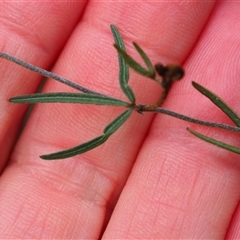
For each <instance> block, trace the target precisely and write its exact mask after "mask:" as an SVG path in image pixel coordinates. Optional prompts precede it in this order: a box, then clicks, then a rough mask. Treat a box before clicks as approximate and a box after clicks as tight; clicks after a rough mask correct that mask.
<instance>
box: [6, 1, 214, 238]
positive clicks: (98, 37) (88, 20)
mask: <svg viewBox="0 0 240 240" xmlns="http://www.w3.org/2000/svg"><path fill="white" fill-rule="evenodd" d="M200 5H201V4H200ZM200 5H196V4H194V3H193V4H192V5H191V6H190V5H187V6H178V5H176V4H173V3H171V4H169V5H168V4H160V3H157V4H152V3H151V4H149V3H142V4H141V5H137V7H136V4H135V3H131V2H130V3H118V4H117V3H116V4H115V5H114V8H113V5H112V4H110V3H98V4H96V3H94V2H91V3H89V5H88V7H87V9H86V12H85V14H84V17H83V19H82V22H81V23H80V24H79V25H78V26H77V27H76V29H75V31H74V33H73V35H72V36H71V38H70V39H69V41H68V44H67V45H66V48H65V49H64V51H63V53H62V54H61V58H60V59H59V61H58V63H57V64H56V67H55V68H54V72H57V73H59V74H61V75H63V76H68V78H69V79H72V80H75V81H77V82H79V83H83V84H84V85H85V86H86V87H91V88H92V89H93V90H97V91H99V92H102V93H105V94H108V95H111V96H114V97H121V98H123V97H124V96H123V94H122V93H120V90H119V87H118V83H117V80H116V79H117V78H118V69H117V66H116V63H117V55H116V52H115V51H114V48H113V47H112V48H111V46H112V43H113V40H112V36H111V34H110V31H109V23H114V24H116V25H117V26H119V28H120V30H122V31H121V32H123V36H124V39H125V40H126V45H127V46H128V49H129V53H130V54H133V52H132V51H131V48H130V44H129V42H131V41H132V40H133V39H132V37H133V34H136V36H137V37H135V40H136V42H139V44H140V45H141V46H143V48H144V49H148V48H149V49H155V51H153V52H151V51H150V52H148V54H149V55H150V57H151V59H153V61H155V60H157V59H158V60H162V61H164V62H165V61H171V62H172V61H173V62H176V61H178V62H181V61H183V60H184V58H185V57H186V56H187V55H188V54H189V51H190V50H191V47H192V46H193V44H194V42H195V40H196V38H197V36H198V34H199V33H200V31H201V28H202V27H203V25H204V22H205V20H206V19H207V17H208V13H209V12H210V10H211V7H212V5H213V4H209V5H207V6H208V8H207V11H206V9H204V11H203V10H201V8H200V7H199V6H200ZM166 7H167V8H169V10H171V8H173V12H174V18H172V19H167V18H168V14H167V12H166V11H165V10H166ZM196 12H197V13H198V14H199V16H201V18H202V20H201V21H199V18H197V17H196ZM160 13H161V14H160ZM163 13H164V14H163ZM186 14H188V15H189V17H190V19H191V21H189V20H188V21H186V20H185V16H186ZM139 16H144V19H143V20H141V23H139V22H138V21H137V19H139ZM164 20H168V21H169V22H168V24H167V25H169V26H172V25H174V24H175V25H176V23H178V22H179V21H183V25H182V26H183V28H182V30H181V34H179V29H175V27H174V28H170V29H169V28H167V27H165V25H166V21H165V22H164ZM155 23H159V26H158V27H157V28H156V24H155ZM189 30H191V31H192V32H191V34H190V36H191V37H189ZM160 33H162V35H163V34H164V38H161V37H159V36H162V35H161V34H160ZM128 36H129V37H128ZM134 36H135V35H134ZM138 39H139V40H138ZM140 39H141V41H140ZM176 42H181V43H182V44H181V46H179V45H178V44H176ZM109 47H110V48H109ZM168 50H171V51H170V53H169V55H167V52H168ZM133 55H134V54H133ZM134 56H137V55H136V54H135V55H134ZM137 59H138V60H139V58H137ZM132 75H133V78H132V80H131V84H132V87H133V89H135V91H136V93H137V97H138V99H139V101H143V100H145V101H146V100H147V101H150V102H151V101H155V99H157V98H158V94H159V93H160V89H159V90H158V89H156V84H154V83H151V82H149V81H146V80H145V79H144V78H139V77H138V76H136V75H135V74H132ZM44 90H45V91H63V90H67V88H66V87H65V86H62V85H59V84H56V83H54V82H48V84H47V85H46V87H45V89H44ZM122 111H123V110H122V109H116V108H106V107H95V106H73V105H70V104H69V105H67V106H66V105H57V106H56V105H37V106H36V107H35V108H34V111H33V114H32V115H31V117H30V119H29V121H28V123H27V126H26V128H25V129H24V132H23V134H22V136H21V138H20V140H19V142H18V144H17V146H16V148H15V149H14V153H13V155H12V162H11V163H12V164H11V166H9V168H8V172H7V174H6V175H5V176H4V179H3V180H2V181H3V183H5V185H6V186H7V192H6V189H5V193H6V195H7V197H8V199H9V195H10V193H11V196H12V197H11V199H12V201H13V199H14V198H15V197H16V195H18V202H17V203H14V206H15V211H13V212H12V213H11V214H12V215H11V217H10V218H8V222H7V223H8V224H6V222H5V223H4V226H6V225H9V224H10V222H11V223H12V222H15V223H18V222H21V224H24V226H25V229H28V227H29V224H34V221H35V217H34V216H33V217H31V216H30V217H28V218H27V221H26V220H25V219H26V215H25V214H27V212H28V211H24V212H21V213H20V214H19V209H20V206H21V204H20V203H22V202H23V201H24V202H25V203H27V204H29V205H32V204H33V205H32V206H33V209H34V210H33V211H34V212H35V211H36V210H35V209H37V211H41V212H44V213H47V214H46V215H45V214H44V217H45V218H44V219H43V220H42V221H40V223H39V224H38V225H37V226H36V225H35V224H34V226H36V227H37V228H39V227H42V228H41V232H42V236H47V237H52V236H54V237H56V236H57V237H58V238H67V237H68V238H98V237H99V235H100V232H101V230H102V227H103V224H104V218H105V217H109V215H108V212H106V208H108V207H109V205H110V206H114V204H115V202H116V200H117V198H118V195H119V192H120V191H121V189H122V187H123V185H124V183H125V180H126V178H127V177H128V175H129V172H130V170H131V167H132V165H133V163H134V160H135V158H136V155H137V153H138V151H139V148H140V146H141V143H142V141H143V139H144V137H145V135H146V133H147V131H148V127H149V124H150V122H151V119H152V116H150V115H146V116H145V117H144V118H141V116H138V115H137V114H135V115H133V116H132V118H131V119H130V120H128V122H126V124H125V125H124V126H123V127H122V129H121V131H120V130H119V131H118V132H116V134H115V135H114V136H112V137H111V139H109V141H108V142H106V143H105V144H104V145H103V146H100V147H99V148H98V149H94V150H92V151H91V152H88V153H86V154H84V155H80V156H76V157H73V158H71V159H67V160H64V161H58V162H46V161H45V162H44V161H43V160H41V159H39V155H41V154H43V153H48V152H53V151H58V150H63V149H64V148H67V147H72V146H74V145H77V144H79V143H81V142H84V141H87V140H89V139H91V138H94V137H96V136H98V135H99V134H101V133H102V130H103V128H104V126H105V125H106V124H107V123H109V122H110V121H112V120H113V118H115V117H116V116H117V115H118V114H120V113H121V112H122ZM19 166H21V168H23V169H24V170H21V172H24V174H22V175H19ZM13 173H15V175H16V176H17V177H16V176H15V180H13V181H14V182H15V181H17V182H18V183H21V186H22V188H24V190H25V192H24V193H22V195H21V196H20V197H19V191H18V190H17V189H12V188H11V186H12V185H14V182H11V184H9V179H8V177H10V176H12V174H13ZM27 179H28V180H27ZM30 179H31V181H30ZM26 181H27V182H26ZM26 184H27V186H28V187H27V188H26V187H24V186H26ZM37 186H38V187H37ZM40 186H41V187H40ZM22 188H21V187H20V189H22ZM15 190H16V191H15ZM29 192H34V194H32V195H33V197H31V198H28V197H27V196H28V195H29ZM8 204H9V206H10V204H13V202H11V200H10V199H9V200H8V203H7V205H8ZM51 206H54V207H51ZM5 209H8V206H6V205H5ZM17 213H18V214H17ZM14 214H15V215H16V214H17V219H15V218H14ZM52 219H56V220H55V221H53V220H52ZM86 219H87V220H86ZM56 221H57V223H58V224H56ZM43 225H44V226H47V227H50V228H52V229H54V230H53V232H50V233H49V231H48V230H47V228H46V227H44V226H43ZM11 226H13V228H14V229H17V228H16V224H12V225H11ZM73 229H74V230H73ZM93 229H94V231H93ZM26 232H28V230H26ZM35 237H38V235H37V233H36V235H35Z"/></svg>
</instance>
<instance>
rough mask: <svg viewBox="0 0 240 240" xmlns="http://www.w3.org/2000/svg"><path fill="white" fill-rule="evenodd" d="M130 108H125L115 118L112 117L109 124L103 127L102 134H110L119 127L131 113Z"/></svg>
mask: <svg viewBox="0 0 240 240" xmlns="http://www.w3.org/2000/svg"><path fill="white" fill-rule="evenodd" d="M132 111H133V110H132V109H128V110H126V111H125V112H124V113H122V114H121V115H120V116H118V117H117V118H116V119H114V120H113V121H112V122H111V123H110V124H108V125H107V126H106V127H105V129H104V131H103V132H104V134H105V135H108V136H110V135H111V134H113V133H114V132H115V131H117V130H118V128H119V127H121V126H122V124H123V123H124V122H125V121H126V120H127V119H128V118H129V117H130V115H131V114H132Z"/></svg>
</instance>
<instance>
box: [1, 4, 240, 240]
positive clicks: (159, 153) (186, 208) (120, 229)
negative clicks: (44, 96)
mask: <svg viewBox="0 0 240 240" xmlns="http://www.w3.org/2000/svg"><path fill="white" fill-rule="evenodd" d="M41 4H43V5H44V3H41ZM76 4H77V3H76ZM92 4H93V5H91V4H90V5H89V6H88V7H87V8H86V12H85V16H84V18H83V19H84V21H86V22H88V23H91V24H92V23H93V22H92V21H91V20H90V18H91V14H93V15H92V20H93V19H94V22H95V24H96V23H97V22H98V23H99V19H101V16H108V19H111V21H110V22H111V23H114V24H116V26H119V29H120V31H121V33H122V35H123V40H124V42H125V45H126V50H127V53H128V54H129V55H130V56H131V57H132V58H133V59H134V60H136V61H137V62H138V63H139V64H140V65H141V66H143V67H147V64H145V63H144V61H143V60H142V58H141V57H140V56H139V54H138V53H137V51H136V49H135V47H134V46H132V43H131V42H132V41H135V42H136V43H137V45H135V46H140V48H141V49H143V50H144V52H145V53H146V55H147V56H148V57H149V59H150V60H151V62H152V63H153V66H154V65H155V64H156V63H159V62H160V63H163V66H164V67H166V66H167V65H168V64H169V63H174V62H178V63H183V62H184V64H183V65H184V69H185V70H186V75H185V77H184V79H183V80H182V81H180V82H178V83H176V84H175V83H174V84H173V85H172V86H171V89H170V90H169V89H168V90H169V91H168V96H167V98H166V99H165V102H164V104H163V105H162V108H158V111H163V112H164V111H165V113H166V111H167V113H169V114H172V113H173V112H172V111H174V113H177V114H178V113H180V114H183V115H184V116H182V115H178V116H180V117H182V118H185V117H186V116H190V117H191V118H193V117H194V119H195V120H196V121H198V120H208V121H211V122H215V123H221V124H222V123H224V124H225V125H226V124H227V125H228V126H230V128H232V127H231V126H234V125H233V123H232V121H230V120H229V118H228V117H227V115H225V113H222V112H221V111H219V109H218V108H217V107H216V106H215V105H214V104H212V103H211V102H210V101H209V100H208V99H207V98H205V97H204V96H203V95H202V94H200V93H198V91H196V90H195V89H194V88H193V87H192V85H191V82H192V81H195V82H196V83H200V87H201V86H204V87H206V88H207V89H210V90H211V92H213V93H216V94H217V95H218V96H220V97H221V98H222V99H223V100H224V101H225V102H226V103H227V104H228V105H229V106H230V107H231V108H232V109H234V112H231V111H228V114H229V113H230V114H231V116H234V118H235V117H237V114H235V113H239V109H238V105H237V101H236V99H237V97H238V92H237V86H238V85H237V84H238V80H237V75H238V74H237V71H235V69H237V64H236V63H237V59H238V58H237V56H238V55H237V51H236V48H234V46H236V42H238V41H237V39H239V38H238V37H239V35H238V31H236V30H237V24H236V23H237V22H238V21H237V20H238V17H236V16H239V14H237V12H238V10H237V8H236V7H234V6H232V5H231V4H230V5H228V4H224V3H221V4H220V3H219V4H216V6H215V7H214V4H213V3H211V4H210V3H208V4H206V3H198V4H195V3H190V5H184V4H183V5H181V4H180V3H175V5H174V4H173V3H171V4H172V5H171V4H170V3H164V4H160V3H158V4H157V3H155V4H146V3H142V4H141V6H139V5H134V7H133V5H132V6H130V5H131V3H121V4H120V3H119V5H118V7H119V9H118V11H120V12H121V14H120V15H117V12H118V11H117V12H114V17H113V15H112V14H110V13H111V12H112V11H110V9H112V8H110V6H109V5H108V4H107V3H106V4H103V5H104V6H102V8H101V7H99V8H100V9H99V8H98V6H100V5H97V6H96V5H94V3H92ZM176 5H179V9H180V8H181V11H175V14H174V15H173V16H174V17H172V18H171V19H169V18H167V16H168V14H169V11H168V10H174V9H175V7H176ZM30 6H31V4H30V5H29V7H30ZM41 6H42V5H41ZM60 6H61V5H60ZM107 6H108V7H109V8H108V7H107ZM136 6H137V7H138V8H137V9H136ZM190 6H191V7H190ZM200 6H202V7H201V8H200ZM90 7H91V8H92V9H91V11H87V9H90ZM34 8H35V9H36V6H34ZM94 8H95V10H96V11H94ZM97 8H98V9H97ZM76 9H78V8H76V6H74V10H75V11H76ZM23 10H24V8H23ZM146 10H148V11H146ZM175 10H176V9H175ZM67 11H68V9H67V8H66V7H65V6H64V8H63V9H62V12H61V14H59V19H58V21H57V22H58V23H59V21H60V23H59V26H60V25H61V28H59V29H58V28H57V26H56V25H55V24H54V23H51V21H50V20H49V18H46V17H43V18H42V19H44V20H45V19H48V24H47V26H48V28H50V29H51V31H52V29H53V27H51V26H55V31H56V34H55V35H54V36H56V39H55V41H54V43H55V45H54V44H53V43H52V44H51V47H52V48H51V50H50V48H49V49H48V51H46V52H47V54H46V53H45V52H44V51H41V54H40V52H37V50H36V49H35V52H34V51H33V50H32V49H31V46H32V45H31V44H28V45H27V47H26V49H22V47H23V45H22V44H21V43H19V45H18V47H19V49H20V50H18V52H17V53H16V51H15V52H14V51H7V49H3V50H2V51H3V52H7V53H10V54H11V55H14V56H16V57H18V58H20V59H23V60H25V61H27V62H30V63H33V64H34V65H35V66H40V67H41V68H44V69H50V65H51V63H52V61H51V60H52V59H53V58H54V56H55V57H56V55H57V53H59V49H61V47H59V46H60V45H61V44H63V43H61V41H64V40H62V39H64V38H62V37H61V34H60V29H67V27H69V26H73V25H74V23H73V22H74V19H75V21H77V20H76V19H79V17H75V18H74V14H72V13H71V18H62V15H64V12H67ZM134 11H136V15H134V14H133V13H134ZM141 11H142V12H141ZM211 11H212V15H211V17H210V12H211ZM27 12H28V14H29V13H32V12H33V13H34V14H35V15H34V16H32V18H31V22H33V23H35V24H36V23H38V22H39V21H35V22H34V21H32V20H33V19H34V17H36V18H37V14H38V12H39V14H41V16H42V15H43V12H41V11H40V10H39V9H38V11H37V12H36V11H35V12H34V11H27ZM96 13H101V16H100V14H96ZM148 13H151V14H150V15H149V14H148ZM227 13H231V14H227ZM143 15H144V16H145V18H144V19H143V21H142V22H141V24H139V23H137V21H136V22H135V21H132V20H133V16H135V17H136V16H143ZM60 16H61V17H60ZM76 16H79V13H78V14H77V13H76ZM117 16H118V17H119V16H121V17H120V18H121V19H118V20H116V19H115V18H118V17H117ZM186 16H188V18H186ZM223 16H225V17H223ZM234 16H235V17H234ZM52 17H56V16H55V15H54V16H52ZM19 19H20V20H21V18H19ZM62 19H69V21H70V23H69V21H68V22H67V23H66V25H64V22H62V23H61V20H62ZM97 19H98V21H97ZM114 19H115V20H114ZM167 19H168V20H167ZM207 19H208V21H207ZM130 20H131V21H130ZM71 21H72V22H71ZM127 22H131V27H130V25H129V24H127ZM229 22H230V23H231V26H232V28H229V24H226V25H225V23H229ZM170 23H171V24H170ZM180 23H181V24H180ZM71 24H72V25H71ZM64 26H67V27H64ZM79 26H81V27H79V28H76V29H75V31H74V34H73V35H72V36H71V37H70V38H69V40H68V44H67V45H66V46H67V47H66V48H65V50H64V51H62V54H61V56H60V58H59V61H58V62H57V64H55V67H54V68H53V69H51V71H52V72H54V73H57V74H58V75H60V76H63V77H64V78H67V79H70V80H71V81H73V82H75V83H77V84H78V85H82V86H84V87H87V88H88V89H91V90H93V91H94V92H99V93H101V94H103V95H107V96H111V97H112V98H113V99H111V101H112V103H113V102H115V103H118V104H123V105H124V104H125V103H126V102H127V104H129V103H130V104H131V103H133V102H134V101H133V100H134V98H133V95H131V97H130V95H129V98H130V99H129V98H128V97H127V96H126V95H125V94H126V93H127V94H131V90H132V92H133V93H134V96H135V100H136V101H135V104H137V105H134V104H132V105H127V109H124V108H125V105H124V106H116V105H115V106H110V105H107V106H100V105H97V106H94V105H91V104H90V105H89V104H88V105H82V104H81V105H80V104H75V103H74V104H73V103H72V104H70V103H67V104H63V103H51V104H36V105H35V107H34V109H33V113H32V114H31V116H30V118H29V121H28V122H27V125H26V127H25V129H24V130H23V132H22V134H21V136H20V138H19V140H18V142H17V145H16V146H15V147H14V150H13V151H12V154H11V157H10V161H9V165H8V166H7V167H6V169H5V170H6V171H4V174H3V177H2V179H1V181H2V182H1V184H2V185H1V186H2V191H1V193H2V196H3V197H2V198H1V201H2V202H1V206H2V209H1V210H2V211H1V212H2V214H3V216H4V217H3V221H2V225H1V228H2V231H1V233H2V234H1V236H3V237H5V238H9V236H11V237H15V238H16V237H18V238H26V237H28V238H60V239H61V238H71V239H72V238H75V239H76V238H77V239H79V238H80V239H84V238H92V239H94V238H95V239H96V238H100V234H101V231H102V232H104V235H103V238H107V239H113V238H120V239H129V238H130V239H131V238H138V239H141V238H157V239H161V238H175V239H176V238H191V239H193V238H198V239H200V238H217V239H223V238H224V236H225V235H226V232H227V230H226V229H229V231H230V232H228V234H231V229H232V228H233V227H234V226H236V223H237V216H238V212H237V211H236V212H235V219H234V220H233V221H231V218H232V215H233V213H234V210H235V209H236V208H237V203H238V200H239V195H238V185H239V184H238V183H239V180H238V176H239V170H238V162H239V161H238V160H239V155H237V154H234V153H231V152H228V151H226V150H223V149H220V148H217V147H215V146H212V145H209V144H207V143H205V142H203V141H200V140H198V139H196V138H195V137H194V136H192V135H191V134H189V133H188V132H187V131H186V127H189V128H190V129H194V130H196V131H198V132H201V133H203V134H204V135H206V136H210V137H212V138H215V139H221V141H225V142H227V143H229V144H230V145H233V146H239V144H238V133H231V132H230V131H226V130H221V129H216V128H210V127H205V126H203V127H202V126H198V125H195V124H194V125H193V124H192V123H190V122H185V121H180V120H179V119H175V118H172V117H169V116H164V115H162V114H155V115H154V114H151V113H148V112H145V110H146V105H148V106H147V107H149V106H151V107H150V108H149V110H151V111H152V110H153V109H155V106H153V105H154V104H155V103H156V102H157V101H158V100H159V99H160V96H161V93H162V89H161V86H160V84H159V83H157V82H154V81H153V80H151V79H147V77H142V76H140V75H139V74H137V73H136V72H134V71H132V70H130V78H129V81H128V83H127V84H125V85H122V86H121V88H122V90H124V91H121V89H120V87H119V84H118V81H117V78H118V70H119V68H118V65H117V54H116V50H115V49H114V48H113V46H112V43H113V41H112V37H111V36H110V34H109V32H110V31H109V29H108V26H107V24H106V26H105V27H102V26H101V29H102V30H101V34H100V35H99V30H97V29H98V28H95V31H93V29H89V28H87V27H86V24H83V25H81V24H80V23H79ZM94 26H96V25H94ZM165 26H167V27H165ZM224 26H228V27H227V29H226V28H224ZM35 28H37V29H38V35H37V36H41V38H42V40H41V41H40V42H44V43H46V42H47V43H48V44H46V46H48V45H49V41H50V40H49V38H48V36H50V35H49V34H46V33H45V34H40V33H41V31H43V28H41V27H40V26H35ZM103 28H104V29H103ZM44 29H45V30H46V24H45V25H44ZM196 29H197V30H196ZM29 30H30V32H31V29H29ZM227 30H228V31H230V32H231V34H229V32H228V34H225V33H226V31H227ZM43 32H44V31H43ZM69 32H71V30H69ZM57 33H58V34H57ZM200 33H201V35H200ZM64 34H66V31H65V32H64ZM62 36H63V35H62ZM79 36H81V40H79ZM219 36H221V37H219ZM223 36H224V37H223ZM66 38H67V37H66ZM66 38H65V39H66ZM12 39H14V38H12ZM26 39H29V37H28V38H26ZM30 39H32V38H30ZM197 39H198V41H196V40H197ZM213 39H215V40H213ZM56 43H58V44H56ZM226 43H228V44H226ZM62 46H63V45H62ZM100 46H101V47H100ZM57 47H59V48H57ZM45 48H46V47H45ZM220 49H221V51H220ZM21 52H24V55H21ZM87 53H88V54H87ZM31 54H33V55H31ZM34 54H35V55H34ZM46 56H48V58H47V59H48V61H46V59H45V58H46ZM227 56H231V57H230V58H228V57H227ZM43 60H44V61H43ZM225 61H226V62H225ZM229 61H230V62H229ZM1 62H2V73H3V76H2V77H3V79H4V80H3V83H4V84H3V86H2V93H3V94H2V95H3V96H4V102H6V104H8V108H7V109H8V114H5V115H4V114H3V115H2V121H3V119H5V118H6V117H9V119H8V121H7V120H5V121H3V122H2V123H3V126H6V125H4V123H5V122H8V125H9V126H11V129H12V131H13V132H14V130H16V128H17V127H15V128H14V127H13V126H16V123H17V122H18V121H19V119H20V116H21V114H23V111H24V110H25V109H26V106H27V105H25V104H15V105H14V104H10V103H9V102H7V101H5V99H9V98H11V97H13V96H18V95H26V94H30V93H34V87H33V86H35V87H36V85H37V82H38V80H40V78H39V79H37V78H38V77H39V75H37V74H34V73H32V72H30V71H28V70H23V69H22V68H20V67H18V66H15V65H14V64H12V63H11V64H10V63H7V61H5V60H3V61H1ZM69 63H71V64H69ZM228 63H230V64H228ZM44 64H46V65H47V66H46V65H44ZM6 66H8V67H6ZM223 66H224V67H223ZM9 67H10V69H11V71H8V69H9ZM160 72H161V70H160ZM158 77H159V79H161V77H160V76H158ZM6 86H7V88H6ZM195 86H196V87H198V86H199V85H195ZM128 87H130V88H128ZM7 89H8V90H7ZM130 89H131V90H130ZM42 92H43V93H46V92H53V93H56V92H68V93H69V92H73V93H74V94H75V93H78V94H79V91H78V90H71V88H68V87H67V86H64V85H63V84H59V83H57V82H55V81H54V80H48V81H47V84H46V86H45V87H44V89H43V91H42ZM50 97H51V96H50ZM55 97H56V96H55ZM61 97H62V96H61ZM64 97H65V98H69V97H71V100H73V97H75V95H74V96H73V95H65V96H64ZM87 98H88V97H87ZM87 98H85V100H84V101H89V98H88V99H87ZM86 99H87V100H86ZM90 99H91V101H92V98H90ZM96 99H98V103H100V102H101V101H103V99H102V98H101V97H98V98H97V97H96ZM100 99H101V101H100ZM116 99H117V100H118V101H115V100H116ZM78 100H79V99H78ZM105 100H106V99H105ZM105 100H104V101H105ZM119 100H121V101H122V102H123V103H122V102H121V101H119ZM81 101H82V100H81ZM108 101H110V99H108ZM218 103H219V101H218ZM220 103H221V101H220ZM139 104H140V105H139ZM141 104H144V105H141ZM9 106H11V107H9ZM137 106H138V108H135V107H137ZM129 107H132V110H129V109H131V108H129ZM143 110H144V111H143ZM169 110H170V112H169ZM229 110H230V109H229ZM125 111H129V112H127V113H126V115H125V114H124V113H125ZM130 111H132V113H131V116H130V117H129V118H128V119H127V120H126V121H125V122H124V124H123V125H122V126H121V128H119V129H118V130H117V131H116V132H115V133H114V134H112V132H113V131H115V130H116V129H117V128H118V126H119V127H120V124H119V121H118V120H119V119H120V123H123V121H122V120H124V119H125V117H126V118H127V117H128V113H130ZM139 113H143V114H144V116H142V115H140V114H139ZM122 114H124V115H122ZM118 116H120V118H118ZM11 119H12V120H11ZM114 119H117V120H116V121H114ZM235 119H237V118H235ZM185 120H187V119H185ZM191 120H192V119H191ZM11 123H12V125H11ZM13 123H14V124H13ZM109 124H110V125H109ZM209 125H211V124H209ZM106 126H107V127H106ZM105 127H106V128H105ZM236 129H238V128H236ZM232 130H233V129H232ZM9 132H10V131H8V133H9ZM1 133H2V135H3V136H8V137H9V135H4V131H2V132H1ZM110 133H111V137H110V138H108V139H107V141H105V142H104V144H101V145H99V146H98V147H97V148H95V149H92V150H91V151H87V152H85V153H84V154H81V155H76V156H73V157H71V158H69V159H65V160H62V161H44V160H42V159H40V158H39V155H41V154H44V153H46V154H47V153H52V152H57V151H62V150H64V149H68V148H70V147H72V146H75V145H76V144H81V143H85V142H86V141H89V140H90V141H91V139H95V138H96V137H98V136H100V137H99V138H97V140H96V142H98V141H100V142H101V141H102V140H105V139H106V138H107V137H106V136H108V134H110ZM101 134H103V135H105V134H106V135H105V137H104V136H103V137H102V135H101ZM221 134H224V135H223V136H220V135H221ZM9 138H10V137H9ZM9 138H8V139H9ZM2 139H5V141H4V144H6V143H7V141H6V138H2ZM10 139H11V138H10ZM96 142H95V143H96ZM5 146H7V145H5ZM7 151H8V148H6V147H5V148H4V152H7ZM2 152H3V151H2ZM3 159H4V158H3ZM130 172H131V174H130ZM122 190H123V191H122ZM119 196H120V198H119V199H118V197H119ZM116 202H117V204H116ZM112 206H114V207H115V206H116V207H115V209H114V211H113V214H110V213H109V212H108V211H107V209H108V210H109V209H112ZM83 216H84V217H83ZM104 219H105V220H106V221H104ZM108 219H110V220H108ZM104 222H107V228H106V229H105V226H103V225H104ZM230 223H231V224H230ZM21 229H22V230H21ZM235 234H237V231H235ZM235 237H236V235H235Z"/></svg>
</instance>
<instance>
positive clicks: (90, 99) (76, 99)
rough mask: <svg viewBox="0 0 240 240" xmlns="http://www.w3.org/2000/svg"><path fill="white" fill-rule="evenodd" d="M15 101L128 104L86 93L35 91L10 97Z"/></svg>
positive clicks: (11, 100)
mask: <svg viewBox="0 0 240 240" xmlns="http://www.w3.org/2000/svg"><path fill="white" fill-rule="evenodd" d="M9 101H10V102H13V103H57V102H58V103H82V104H96V105H112V106H127V105H128V103H127V102H124V101H122V100H119V99H115V98H111V97H105V96H100V95H93V94H85V93H67V92H66V93H64V92H58V93H35V94H30V95H24V96H17V97H13V98H10V99H9Z"/></svg>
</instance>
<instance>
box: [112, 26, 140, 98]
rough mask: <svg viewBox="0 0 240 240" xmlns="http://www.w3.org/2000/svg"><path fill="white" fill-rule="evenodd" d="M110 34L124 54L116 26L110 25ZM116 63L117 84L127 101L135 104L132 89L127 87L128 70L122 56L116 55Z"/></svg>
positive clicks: (122, 43)
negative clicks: (117, 66)
mask: <svg viewBox="0 0 240 240" xmlns="http://www.w3.org/2000/svg"><path fill="white" fill-rule="evenodd" d="M111 30H112V34H113V37H114V40H115V44H116V45H117V46H118V47H119V48H120V49H122V50H123V51H124V52H126V49H125V45H124V42H123V39H122V37H121V34H120V32H119V31H118V29H117V28H116V26H114V25H111ZM118 62H119V84H120V87H121V89H122V91H123V92H124V94H125V95H126V96H127V97H128V99H129V100H130V101H131V102H132V103H135V96H134V93H133V91H132V89H131V88H130V87H129V86H128V81H129V68H128V65H127V64H126V63H125V61H124V59H123V58H122V56H121V55H120V54H119V53H118Z"/></svg>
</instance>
